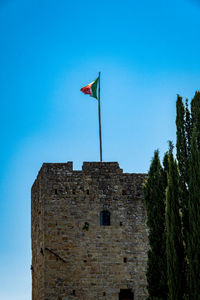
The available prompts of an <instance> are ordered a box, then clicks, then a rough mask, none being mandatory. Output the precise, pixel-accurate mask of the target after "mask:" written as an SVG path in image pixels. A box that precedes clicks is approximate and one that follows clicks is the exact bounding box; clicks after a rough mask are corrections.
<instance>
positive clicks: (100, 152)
mask: <svg viewBox="0 0 200 300" xmlns="http://www.w3.org/2000/svg"><path fill="white" fill-rule="evenodd" d="M100 73H101V72H99V93H98V96H99V97H98V104H99V105H98V107H99V140H100V162H102V139H101V106H100Z"/></svg>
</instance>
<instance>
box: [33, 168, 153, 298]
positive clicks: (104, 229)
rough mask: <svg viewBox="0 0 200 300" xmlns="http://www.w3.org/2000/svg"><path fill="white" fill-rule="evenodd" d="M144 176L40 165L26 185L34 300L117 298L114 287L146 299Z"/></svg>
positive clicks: (110, 169)
mask: <svg viewBox="0 0 200 300" xmlns="http://www.w3.org/2000/svg"><path fill="white" fill-rule="evenodd" d="M145 176H146V175H145V174H127V173H123V172H122V170H121V169H120V168H119V165H118V163H116V162H112V163H110V162H106V163H99V162H85V163H84V164H83V167H82V171H73V169H72V162H68V163H52V164H51V163H44V164H43V166H42V168H41V170H40V171H39V174H38V177H37V179H36V180H35V182H34V184H33V187H32V209H31V216H32V227H31V229H32V268H33V269H32V299H33V300H78V299H79V300H96V299H99V300H106V299H107V300H108V299H109V300H117V299H119V292H120V289H132V292H133V293H134V300H144V299H145V297H146V278H145V270H146V251H147V247H148V245H147V243H148V242H147V228H146V225H145V208H144V201H143V195H142V183H143V182H144V179H145ZM103 210H107V211H109V212H110V214H111V219H110V221H111V224H110V226H100V212H101V211H103ZM87 227H88V228H87Z"/></svg>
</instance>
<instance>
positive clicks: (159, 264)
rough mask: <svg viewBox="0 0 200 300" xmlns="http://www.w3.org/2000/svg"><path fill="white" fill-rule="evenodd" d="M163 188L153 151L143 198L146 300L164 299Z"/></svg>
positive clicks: (160, 173)
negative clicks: (146, 244)
mask: <svg viewBox="0 0 200 300" xmlns="http://www.w3.org/2000/svg"><path fill="white" fill-rule="evenodd" d="M165 188H166V174H165V172H164V170H163V168H162V166H161V163H160V159H159V154H158V151H155V153H154V158H153V160H152V163H151V166H150V170H149V173H148V178H147V181H146V183H145V185H144V198H145V204H146V210H147V226H148V228H149V245H150V250H149V251H148V262H147V274H146V275H147V283H148V286H147V289H148V292H149V299H157V300H158V299H163V300H164V299H167V295H168V287H167V266H166V243H165V240H166V237H165Z"/></svg>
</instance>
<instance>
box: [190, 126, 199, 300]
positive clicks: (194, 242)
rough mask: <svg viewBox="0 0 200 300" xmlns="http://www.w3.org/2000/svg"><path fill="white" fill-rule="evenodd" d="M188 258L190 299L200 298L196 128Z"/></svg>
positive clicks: (191, 160)
mask: <svg viewBox="0 0 200 300" xmlns="http://www.w3.org/2000/svg"><path fill="white" fill-rule="evenodd" d="M188 258H189V273H188V281H189V299H190V300H193V299H200V151H199V149H198V134H196V132H195V130H194V132H193V136H192V141H191V156H190V182H189V235H188Z"/></svg>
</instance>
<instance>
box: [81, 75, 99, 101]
mask: <svg viewBox="0 0 200 300" xmlns="http://www.w3.org/2000/svg"><path fill="white" fill-rule="evenodd" d="M98 81H99V77H98V78H97V79H96V80H94V81H92V82H91V83H89V84H88V85H86V86H84V87H83V88H82V89H81V92H83V93H84V94H85V95H90V96H91V97H93V98H96V99H98V98H97V85H98Z"/></svg>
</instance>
